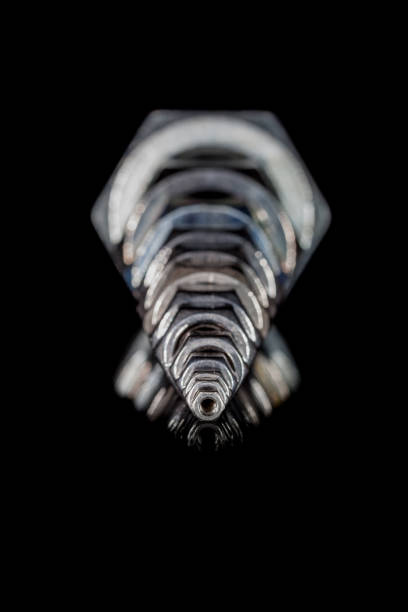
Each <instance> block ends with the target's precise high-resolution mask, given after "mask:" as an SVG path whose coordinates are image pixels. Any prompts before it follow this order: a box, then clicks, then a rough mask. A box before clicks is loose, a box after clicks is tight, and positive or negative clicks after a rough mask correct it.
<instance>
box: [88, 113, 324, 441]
mask: <svg viewBox="0 0 408 612" xmlns="http://www.w3.org/2000/svg"><path fill="white" fill-rule="evenodd" d="M248 170H250V171H251V176H249V175H248ZM329 219H330V214H329V211H328V207H327V205H326V204H325V202H324V200H323V198H322V197H321V195H320V194H319V192H318V190H317V187H316V186H315V184H314V183H313V180H312V179H311V178H310V176H309V174H308V172H307V170H306V169H305V167H304V166H303V164H302V162H301V160H300V159H299V157H298V155H297V154H296V151H295V150H294V147H293V145H292V144H291V142H290V140H289V138H288V137H287V135H286V134H285V132H284V131H283V129H282V127H281V126H280V124H279V122H278V121H277V119H276V118H275V117H273V116H272V115H270V114H267V113H263V112H250V111H247V112H242V113H212V114H210V113H188V112H176V111H160V112H156V113H152V115H151V116H149V117H148V119H147V120H146V123H145V125H144V126H142V128H141V130H140V132H139V134H138V135H137V136H136V138H135V140H134V142H133V143H132V144H131V146H130V148H129V150H128V152H127V153H126V155H125V156H124V158H123V160H122V161H121V163H120V164H119V166H118V169H117V170H116V171H115V173H114V175H113V177H112V179H111V180H110V182H109V183H108V185H107V187H106V189H105V190H104V192H103V193H102V194H101V197H100V198H99V200H98V202H97V204H96V205H95V208H94V211H93V221H94V224H95V226H96V228H97V230H98V232H99V234H100V236H101V238H102V240H103V241H104V243H105V245H106V247H107V249H108V250H109V252H110V253H111V255H112V257H113V259H114V261H115V263H116V265H117V267H118V269H119V271H120V272H121V273H122V274H123V277H124V279H125V280H126V283H127V284H128V286H129V289H130V290H131V291H132V293H133V295H134V297H135V299H136V300H137V304H138V312H139V314H140V316H141V318H142V320H143V330H144V331H143V332H140V334H139V335H138V336H137V338H136V339H135V341H134V343H133V344H132V347H131V349H130V350H129V352H128V355H127V356H126V358H125V360H124V362H123V364H122V366H121V368H120V369H119V372H118V374H117V377H116V383H115V385H116V390H117V392H118V394H119V395H121V396H124V397H127V398H129V399H131V400H132V401H133V402H134V404H135V407H136V409H137V410H139V411H142V412H145V413H146V415H147V416H148V418H150V419H151V420H156V419H159V418H160V419H162V420H164V421H165V422H166V423H167V426H168V428H169V429H170V430H171V431H172V432H173V433H174V434H175V435H176V436H178V437H180V438H182V439H183V440H184V441H185V442H186V443H187V444H188V445H191V446H197V447H201V446H203V444H204V440H206V441H207V442H208V440H212V442H211V444H212V445H213V447H214V448H219V447H221V446H223V445H226V444H233V443H235V442H236V441H237V440H240V439H242V436H243V432H244V430H245V428H246V427H248V426H250V425H252V426H253V425H257V424H259V423H260V422H261V421H262V419H263V418H265V417H267V416H269V415H270V414H271V413H272V412H273V408H274V407H275V406H277V405H279V404H280V403H282V402H283V401H285V400H286V399H287V398H288V397H289V396H290V395H291V393H292V392H293V391H294V390H295V389H296V387H297V385H298V384H299V373H298V371H297V368H296V365H295V363H294V361H293V358H292V356H291V354H290V352H289V350H288V348H287V346H286V344H285V342H284V341H283V339H282V338H281V336H280V335H279V332H278V331H277V329H276V328H275V327H274V326H273V325H272V326H271V320H272V319H273V317H274V316H275V314H276V311H277V308H278V307H279V304H280V303H281V302H282V300H283V299H284V298H286V297H287V295H288V293H289V291H290V289H291V288H292V286H293V284H294V282H295V281H296V278H297V277H298V276H299V274H300V273H301V271H302V270H303V267H304V265H305V264H306V263H307V261H308V259H309V257H310V255H311V253H312V252H313V250H314V249H315V247H316V245H317V244H318V242H319V240H320V238H321V237H322V235H323V233H324V231H325V230H326V228H327V226H328V223H329Z"/></svg>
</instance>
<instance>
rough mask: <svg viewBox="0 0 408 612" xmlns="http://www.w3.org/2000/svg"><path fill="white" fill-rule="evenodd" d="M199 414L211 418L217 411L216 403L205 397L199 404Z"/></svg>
mask: <svg viewBox="0 0 408 612" xmlns="http://www.w3.org/2000/svg"><path fill="white" fill-rule="evenodd" d="M200 408H201V412H202V413H203V414H205V415H206V416H211V415H212V414H214V412H215V411H216V410H217V402H216V401H215V400H213V399H211V397H205V398H204V399H203V400H202V401H201V403H200Z"/></svg>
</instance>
